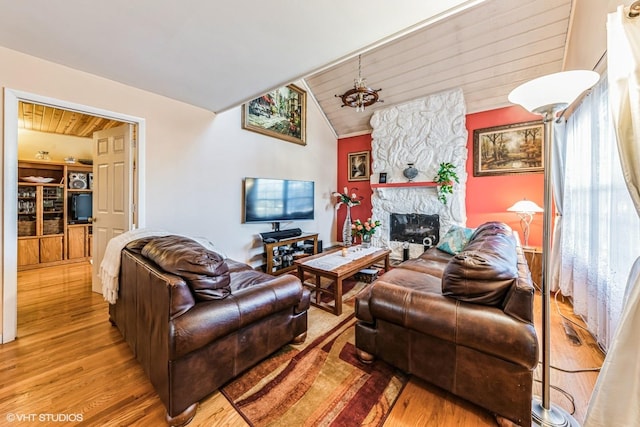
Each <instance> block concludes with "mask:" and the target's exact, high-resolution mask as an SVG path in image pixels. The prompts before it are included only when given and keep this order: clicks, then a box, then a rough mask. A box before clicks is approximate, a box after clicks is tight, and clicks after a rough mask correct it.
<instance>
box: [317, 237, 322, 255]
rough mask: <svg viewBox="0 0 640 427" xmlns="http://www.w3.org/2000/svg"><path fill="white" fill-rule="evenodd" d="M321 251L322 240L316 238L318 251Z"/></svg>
mask: <svg viewBox="0 0 640 427" xmlns="http://www.w3.org/2000/svg"><path fill="white" fill-rule="evenodd" d="M321 252H322V240H318V253H321Z"/></svg>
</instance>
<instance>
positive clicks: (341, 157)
mask: <svg viewBox="0 0 640 427" xmlns="http://www.w3.org/2000/svg"><path fill="white" fill-rule="evenodd" d="M532 120H540V117H539V116H537V115H533V114H530V113H528V112H527V111H525V110H524V109H522V108H521V107H518V106H513V107H506V108H500V109H497V110H491V111H484V112H481V113H475V114H468V115H467V116H466V127H467V131H468V133H469V137H468V140H467V149H468V150H469V155H468V159H467V175H468V176H467V194H466V208H467V225H468V226H469V227H477V226H478V225H480V224H482V223H484V222H487V221H502V222H505V223H507V224H508V225H509V226H511V227H512V228H513V229H514V230H517V231H518V232H520V233H522V229H521V228H520V219H519V218H518V216H517V215H516V214H515V213H512V212H507V208H508V207H509V206H511V205H513V204H514V203H515V202H517V201H518V200H521V199H523V198H527V199H529V200H532V201H534V202H535V203H537V204H538V205H539V206H542V205H543V198H544V194H543V193H544V177H543V174H542V173H532V174H515V175H504V176H483V177H474V176H473V131H474V130H475V129H482V128H488V127H493V126H502V125H507V124H512V123H521V122H527V121H532ZM365 150H369V151H370V150H371V135H369V134H367V135H361V136H355V137H350V138H341V139H339V140H338V180H337V181H338V188H337V189H336V190H337V191H342V189H343V187H345V186H346V187H348V188H349V192H352V190H353V189H354V188H355V189H356V190H355V192H356V193H357V194H358V196H362V197H364V200H363V201H362V204H361V205H360V206H356V207H354V208H353V209H352V210H351V214H352V218H353V219H356V218H360V219H367V218H369V217H370V216H371V194H372V193H371V185H370V183H369V181H348V180H347V177H348V166H347V158H348V156H347V155H348V153H353V152H357V151H365ZM345 214H346V210H345V208H344V207H341V208H340V210H339V211H338V215H337V217H338V228H337V236H336V237H337V240H338V241H342V225H343V223H344V217H345ZM521 237H522V234H521ZM529 245H530V246H542V215H540V214H536V215H535V216H534V218H533V222H532V223H531V232H530V236H529Z"/></svg>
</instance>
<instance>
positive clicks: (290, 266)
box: [264, 233, 318, 276]
mask: <svg viewBox="0 0 640 427" xmlns="http://www.w3.org/2000/svg"><path fill="white" fill-rule="evenodd" d="M307 240H310V241H312V242H313V244H311V243H308V244H305V243H304V242H305V241H307ZM317 253H318V234H317V233H302V234H301V235H300V236H296V237H291V238H286V239H280V240H278V241H276V242H270V243H264V256H265V258H266V261H267V263H266V265H265V266H264V271H265V272H266V273H268V274H272V275H274V276H279V275H280V274H284V273H288V272H289V271H292V270H295V269H296V265H295V264H294V263H293V261H294V260H296V259H300V258H304V257H307V256H311V255H315V254H317Z"/></svg>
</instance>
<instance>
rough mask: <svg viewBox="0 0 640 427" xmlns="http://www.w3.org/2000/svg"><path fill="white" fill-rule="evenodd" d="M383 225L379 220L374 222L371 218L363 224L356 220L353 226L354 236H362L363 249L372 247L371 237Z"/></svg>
mask: <svg viewBox="0 0 640 427" xmlns="http://www.w3.org/2000/svg"><path fill="white" fill-rule="evenodd" d="M381 225H382V223H381V222H380V221H378V220H375V221H374V220H372V219H371V218H369V219H367V220H366V221H364V222H362V221H360V220H359V219H356V220H355V221H354V222H353V225H352V226H351V232H352V234H354V235H356V236H361V240H362V247H363V248H368V247H370V246H371V236H372V235H373V234H374V233H375V232H376V229H377V228H378V227H380V226H381Z"/></svg>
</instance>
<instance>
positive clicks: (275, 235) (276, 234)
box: [260, 228, 302, 241]
mask: <svg viewBox="0 0 640 427" xmlns="http://www.w3.org/2000/svg"><path fill="white" fill-rule="evenodd" d="M301 234H302V230H300V229H299V228H290V229H288V230H280V231H270V232H268V233H260V236H261V237H262V240H263V241H264V240H265V239H276V240H281V239H289V238H291V237H298V236H299V235H301Z"/></svg>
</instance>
